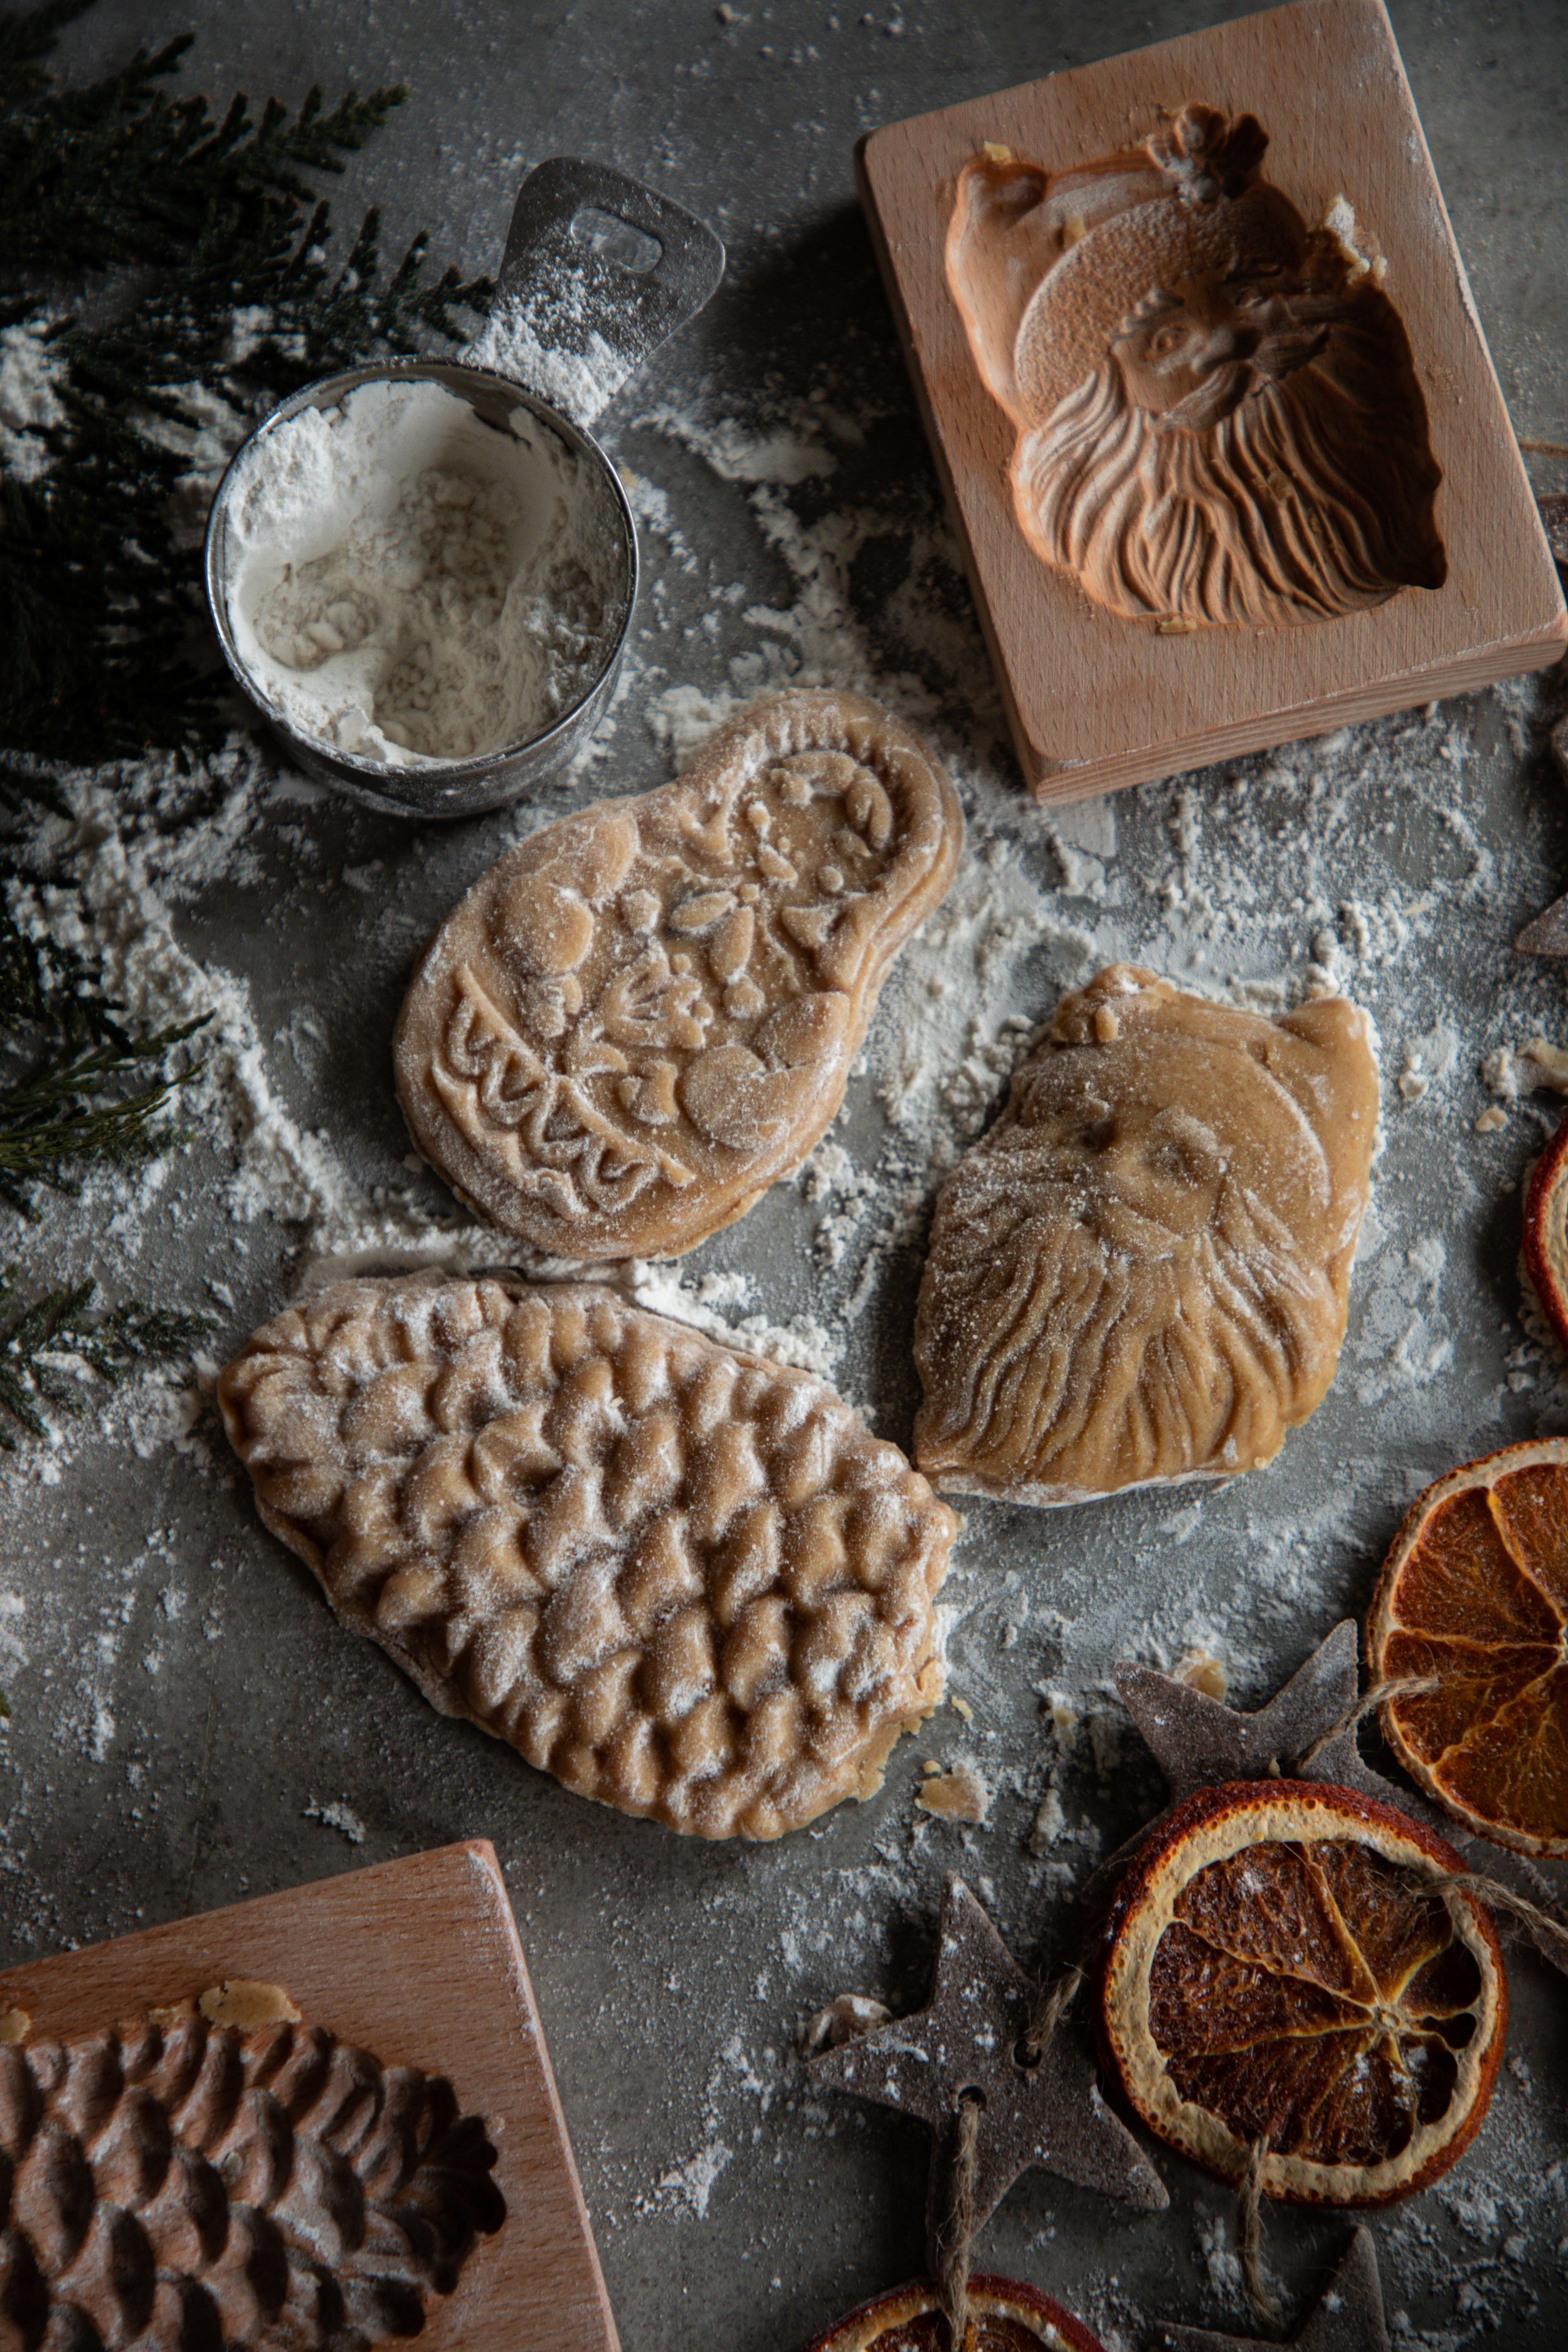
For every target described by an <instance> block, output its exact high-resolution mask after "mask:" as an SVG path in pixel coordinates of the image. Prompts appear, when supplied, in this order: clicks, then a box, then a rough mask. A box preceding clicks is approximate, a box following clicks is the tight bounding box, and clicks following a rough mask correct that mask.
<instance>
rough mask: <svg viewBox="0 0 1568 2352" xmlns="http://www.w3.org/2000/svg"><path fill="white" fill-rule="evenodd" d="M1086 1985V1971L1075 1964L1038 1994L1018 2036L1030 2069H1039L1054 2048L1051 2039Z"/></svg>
mask: <svg viewBox="0 0 1568 2352" xmlns="http://www.w3.org/2000/svg"><path fill="white" fill-rule="evenodd" d="M1082 1982H1083V1970H1082V1969H1080V1968H1079V1966H1078V1965H1077V1963H1076V1962H1075V1963H1074V1965H1073V1966H1072V1967H1071V1968H1070V1969H1068V1971H1067V1973H1066V1975H1065V1976H1061V1977H1058V1979H1057V1981H1056V1983H1055V1984H1054V1985H1053V1986H1052V1987H1051V1989H1050V1990H1049V1991H1048V1992H1047V1990H1046V1988H1045V1987H1044V1985H1042V1986H1041V1987H1040V1988H1039V1990H1038V1991H1037V1993H1036V1995H1035V2002H1034V2007H1033V2008H1032V2009H1031V2010H1030V2011H1029V2015H1028V2019H1027V2021H1026V2024H1025V2027H1024V2031H1023V2032H1022V2033H1021V2034H1020V2035H1019V2037H1018V2054H1019V2056H1020V2057H1021V2058H1022V2059H1023V2061H1024V2063H1025V2064H1026V2066H1037V2065H1038V2064H1039V2063H1040V2061H1041V2059H1042V2058H1043V2057H1044V2056H1045V2054H1046V2053H1047V2050H1048V2049H1049V2048H1050V2046H1051V2037H1052V2036H1053V2034H1054V2033H1055V2032H1056V2030H1057V2028H1058V2025H1059V2024H1060V2023H1061V2021H1062V2020H1063V2018H1064V2017H1065V2016H1066V2015H1067V2013H1068V2010H1069V2009H1070V2008H1071V2007H1072V2005H1073V2003H1074V2001H1075V2000H1077V1999H1078V1995H1079V1986H1080V1985H1081V1984H1082Z"/></svg>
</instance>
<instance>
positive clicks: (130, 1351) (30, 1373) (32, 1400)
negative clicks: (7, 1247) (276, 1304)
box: [0, 1265, 212, 1454]
mask: <svg viewBox="0 0 1568 2352" xmlns="http://www.w3.org/2000/svg"><path fill="white" fill-rule="evenodd" d="M20 1284H21V1274H20V1269H19V1268H18V1267H17V1266H16V1265H6V1266H3V1267H0V1317H4V1316H5V1315H6V1314H7V1313H9V1311H10V1309H11V1308H12V1307H13V1305H14V1303H15V1301H16V1296H17V1292H18V1290H19V1288H20ZM97 1293H98V1285H97V1284H96V1283H95V1282H91V1281H88V1282H79V1283H75V1284H62V1285H61V1286H59V1287H58V1288H57V1289H54V1290H48V1291H46V1292H45V1293H44V1295H43V1297H41V1298H37V1299H36V1300H35V1301H34V1302H33V1304H32V1305H31V1306H30V1307H23V1308H21V1310H20V1311H19V1312H18V1313H16V1314H15V1315H14V1316H12V1318H11V1320H10V1321H9V1322H8V1323H6V1324H5V1327H4V1328H3V1329H0V1414H8V1415H9V1416H10V1418H11V1420H12V1421H13V1422H16V1423H18V1424H19V1425H20V1426H21V1428H23V1429H24V1430H26V1432H27V1433H28V1434H29V1435H30V1436H33V1437H45V1436H47V1434H48V1427H47V1423H46V1422H45V1420H44V1417H43V1412H42V1410H41V1408H43V1407H45V1406H49V1405H52V1406H53V1407H54V1408H55V1410H56V1411H57V1412H65V1413H71V1414H77V1413H81V1412H86V1411H87V1410H88V1409H89V1406H91V1405H92V1404H94V1403H95V1402H97V1401H98V1399H97V1393H96V1388H95V1383H96V1384H98V1385H100V1386H102V1387H108V1388H111V1389H112V1388H118V1387H120V1386H121V1384H122V1383H123V1382H124V1381H126V1380H127V1379H128V1378H130V1376H131V1375H132V1373H134V1372H136V1371H138V1370H142V1369H144V1368H145V1367H147V1366H148V1365H151V1364H155V1363H167V1362H169V1361H171V1360H174V1359H176V1358H178V1357H181V1356H184V1355H187V1354H188V1353H189V1352H190V1350H191V1349H192V1348H194V1347H195V1345H196V1343H197V1342H198V1341H199V1340H200V1339H203V1338H204V1337H205V1334H206V1333H207V1332H208V1331H209V1330H210V1329H211V1328H212V1325H211V1322H210V1320H209V1319H208V1318H207V1317H206V1316H205V1315H182V1314H174V1313H171V1312H169V1311H168V1310H167V1309H166V1308H163V1307H148V1306H146V1305H144V1304H143V1303H142V1301H141V1300H140V1299H132V1300H129V1301H127V1303H126V1304H125V1305H124V1306H122V1307H115V1308H113V1309H112V1310H111V1312H110V1313H109V1314H107V1315H95V1314H94V1313H93V1311H92V1302H93V1300H94V1298H95V1297H96V1296H97ZM0 1447H3V1448H4V1449H5V1452H6V1453H8V1454H9V1453H14V1452H15V1451H16V1435H15V1433H14V1431H12V1430H11V1429H9V1428H7V1427H6V1426H5V1423H4V1422H3V1421H0Z"/></svg>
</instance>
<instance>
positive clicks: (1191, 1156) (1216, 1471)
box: [915, 964, 1377, 1504]
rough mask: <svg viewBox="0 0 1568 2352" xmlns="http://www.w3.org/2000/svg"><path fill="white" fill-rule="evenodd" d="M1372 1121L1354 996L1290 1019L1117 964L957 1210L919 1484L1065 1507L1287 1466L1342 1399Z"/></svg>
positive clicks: (970, 1162)
mask: <svg viewBox="0 0 1568 2352" xmlns="http://www.w3.org/2000/svg"><path fill="white" fill-rule="evenodd" d="M1376 1124H1377V1070H1376V1066H1375V1064H1374V1062H1373V1056H1372V1050H1371V1045H1370V1043H1369V1032H1368V1027H1367V1022H1366V1018H1365V1015H1364V1014H1363V1013H1359V1012H1358V1011H1357V1010H1356V1009H1355V1007H1354V1006H1353V1005H1351V1004H1348V1003H1345V1002H1344V1001H1343V1000H1342V998H1337V997H1336V998H1331V999H1328V1000H1326V1001H1323V1002H1321V1003H1311V1004H1305V1005H1303V1006H1302V1007H1301V1008H1300V1011H1298V1012H1295V1013H1287V1014H1286V1015H1285V1016H1284V1017H1283V1018H1282V1019H1280V1020H1278V1021H1269V1020H1265V1019H1263V1018H1261V1017H1260V1016H1259V1015H1258V1014H1257V1013H1243V1012H1239V1011H1237V1010H1236V1009H1235V1008H1234V1007H1232V1006H1229V1005H1224V1004H1213V1003H1208V1002H1206V1001H1205V1000H1204V999H1202V998H1199V997H1195V996H1184V995H1181V994H1179V993H1178V992H1177V991H1176V990H1175V989H1173V988H1172V987H1170V986H1169V985H1168V983H1167V982H1164V981H1162V980H1156V979H1155V978H1154V977H1153V975H1152V973H1150V972H1146V971H1135V970H1133V969H1131V967H1130V966H1127V965H1121V964H1119V965H1113V966H1112V967H1111V968H1110V970H1108V971H1102V972H1100V974H1099V975H1098V976H1097V978H1095V979H1094V980H1092V981H1091V982H1089V986H1088V987H1087V988H1085V989H1083V990H1081V991H1080V992H1079V993H1077V994H1075V995H1070V996H1065V997H1064V998H1063V999H1062V1001H1061V1003H1060V1005H1059V1006H1058V1009H1057V1014H1056V1018H1055V1020H1054V1021H1053V1023H1052V1024H1051V1027H1050V1030H1049V1032H1048V1034H1047V1036H1046V1037H1045V1039H1044V1040H1043V1041H1042V1042H1041V1044H1040V1045H1037V1047H1036V1048H1035V1049H1034V1051H1033V1052H1031V1053H1030V1055H1028V1057H1027V1059H1026V1061H1025V1062H1024V1063H1023V1064H1022V1066H1020V1067H1019V1068H1018V1069H1017V1070H1016V1072H1015V1074H1014V1077H1013V1085H1012V1091H1011V1093H1010V1095H1009V1097H1008V1100H1007V1107H1006V1108H1005V1111H1004V1112H1003V1115H1002V1117H1001V1118H1000V1119H999V1120H998V1121H997V1123H996V1125H995V1126H994V1128H993V1129H991V1131H990V1133H989V1134H988V1135H986V1136H985V1137H984V1139H983V1140H982V1141H981V1142H980V1143H979V1144H978V1145H976V1147H975V1149H974V1150H973V1151H971V1152H970V1153H969V1155H968V1156H967V1158H966V1159H964V1160H962V1161H961V1162H960V1163H959V1166H958V1167H957V1168H956V1169H955V1170H954V1171H953V1173H952V1176H951V1177H950V1178H949V1179H948V1181H947V1182H946V1184H945V1185H944V1186H943V1188H942V1193H941V1196H940V1198H939V1200H938V1202H937V1208H936V1217H935V1222H934V1224H933V1227H932V1232H931V1255H930V1257H929V1259H928V1261H927V1265H926V1269H925V1275H924V1277H923V1279H922V1281H921V1294H920V1306H919V1311H918V1315H917V1319H916V1326H915V1361H916V1364H917V1365H918V1367H919V1370H920V1374H921V1381H922V1382H923V1383H924V1388H925V1400H924V1402H923V1403H922V1405H921V1411H920V1413H919V1415H918V1417H917V1419H916V1423H915V1459H916V1461H917V1462H918V1463H919V1464H920V1465H921V1468H922V1469H923V1470H925V1471H927V1472H928V1473H929V1474H930V1475H931V1477H932V1478H933V1479H934V1480H935V1481H936V1483H937V1485H938V1486H942V1487H943V1488H946V1489H950V1490H957V1491H973V1492H975V1493H979V1494H991V1495H1003V1496H1007V1497H1009V1498H1010V1499H1011V1500H1013V1501H1015V1502H1021V1503H1042V1504H1051V1503H1071V1502H1079V1501H1081V1500H1083V1499H1085V1498H1086V1497H1088V1496H1094V1495H1109V1494H1114V1493H1116V1492H1118V1491H1119V1490H1120V1489H1121V1488H1123V1487H1127V1486H1145V1485H1159V1484H1164V1483H1167V1482H1171V1481H1174V1480H1179V1479H1186V1478H1229V1477H1233V1476H1235V1475H1237V1472H1239V1471H1243V1470H1253V1469H1257V1468H1258V1466H1259V1465H1261V1464H1263V1463H1265V1462H1268V1461H1270V1460H1272V1458H1273V1456H1274V1455H1275V1454H1277V1453H1278V1452H1279V1446H1280V1444H1281V1443H1282V1441H1283V1439H1284V1435H1285V1432H1286V1431H1287V1430H1288V1429H1290V1428H1294V1427H1295V1426H1296V1425H1297V1423H1300V1422H1303V1421H1305V1420H1306V1419H1307V1417H1308V1415H1309V1414H1310V1412H1313V1411H1314V1409H1315V1408H1316V1406H1317V1405H1318V1404H1319V1403H1320V1402H1321V1399H1322V1397H1323V1394H1324V1392H1325V1391H1326V1390H1327V1388H1328V1385H1329V1382H1330V1381H1331V1379H1332V1378H1333V1373H1334V1366H1335V1363H1336V1362H1337V1360H1338V1358H1339V1351H1340V1343H1341V1341H1342V1339H1343V1337H1344V1328H1345V1313H1346V1302H1347V1297H1348V1292H1349V1286H1350V1269H1351V1260H1352V1255H1353V1254H1354V1250H1355V1239H1356V1234H1357V1231H1358V1229H1359V1227H1360V1224H1361V1220H1362V1213H1363V1210H1364V1209H1365V1207H1366V1201H1367V1188H1368V1171H1369V1170H1370V1167H1371V1162H1372V1151H1373V1136H1374V1132H1375V1129H1376Z"/></svg>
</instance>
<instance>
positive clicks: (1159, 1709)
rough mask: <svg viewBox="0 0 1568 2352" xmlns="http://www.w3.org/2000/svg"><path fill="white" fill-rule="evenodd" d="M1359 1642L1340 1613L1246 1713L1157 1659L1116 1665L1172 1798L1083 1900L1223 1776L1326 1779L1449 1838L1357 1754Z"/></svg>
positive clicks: (1411, 1797)
mask: <svg viewBox="0 0 1568 2352" xmlns="http://www.w3.org/2000/svg"><path fill="white" fill-rule="evenodd" d="M1359 1646H1360V1644H1359V1637H1358V1634H1357V1630H1356V1622H1355V1619H1354V1618H1353V1617H1343V1618H1342V1619H1341V1620H1340V1622H1339V1623H1338V1624H1337V1625H1336V1626H1335V1627H1334V1629H1333V1631H1332V1632H1331V1633H1330V1634H1328V1635H1327V1636H1326V1638H1325V1639H1324V1640H1323V1641H1321V1642H1320V1643H1319V1644H1318V1646H1317V1648H1316V1649H1315V1650H1314V1651H1313V1652H1312V1654H1311V1656H1310V1658H1308V1659H1307V1661H1306V1662H1305V1664H1302V1665H1300V1666H1298V1668H1297V1669H1296V1672H1295V1673H1294V1674H1293V1675H1291V1677H1290V1679H1289V1682H1288V1683H1287V1684H1286V1685H1285V1686H1284V1688H1283V1690H1279V1691H1276V1693H1275V1695H1274V1696H1273V1697H1272V1698H1271V1699H1270V1700H1269V1701H1268V1705H1267V1706H1260V1707H1258V1708H1256V1709H1255V1710H1254V1712H1253V1713H1252V1714H1250V1715H1247V1714H1244V1713H1243V1712H1242V1710H1241V1709H1240V1708H1239V1707H1235V1706H1227V1705H1226V1702H1225V1700H1224V1699H1222V1698H1211V1696H1209V1694H1208V1692H1207V1691H1203V1690H1197V1689H1195V1688H1194V1685H1192V1684H1191V1683H1184V1682H1182V1681H1180V1680H1179V1679H1178V1677H1177V1676H1175V1675H1163V1674H1161V1673H1160V1671H1159V1669H1158V1668H1157V1667H1155V1666H1139V1665H1131V1664H1125V1663H1124V1664H1121V1665H1119V1666H1117V1667H1116V1668H1115V1669H1114V1674H1113V1679H1114V1681H1115V1684H1116V1687H1117V1689H1118V1691H1119V1692H1120V1693H1121V1702H1122V1705H1123V1706H1125V1707H1126V1709H1127V1712H1128V1714H1129V1715H1130V1716H1131V1717H1132V1720H1133V1722H1134V1724H1135V1725H1136V1726H1137V1727H1138V1729H1139V1731H1140V1732H1141V1733H1142V1737H1143V1740H1144V1743H1145V1745H1146V1746H1147V1747H1148V1748H1150V1750H1151V1751H1152V1755H1153V1757H1154V1760H1155V1762H1156V1763H1157V1764H1158V1765H1159V1767H1160V1769H1161V1770H1162V1771H1163V1773H1164V1775H1165V1778H1166V1780H1168V1781H1169V1782H1170V1798H1169V1801H1168V1803H1167V1805H1166V1807H1165V1810H1164V1811H1163V1812H1161V1813H1158V1814H1156V1815H1155V1817H1154V1820H1153V1821H1152V1822H1145V1823H1144V1825H1143V1827H1142V1829H1140V1830H1136V1831H1134V1832H1133V1834H1132V1836H1131V1837H1130V1838H1129V1839H1128V1840H1127V1841H1126V1843H1125V1844H1123V1845H1120V1846H1118V1848H1117V1849H1116V1852H1115V1853H1113V1854H1111V1855H1110V1859H1109V1860H1108V1861H1106V1862H1102V1863H1101V1864H1100V1867H1099V1869H1098V1870H1096V1871H1095V1872H1094V1873H1093V1874H1092V1875H1091V1876H1090V1877H1089V1879H1087V1880H1086V1881H1085V1883H1084V1885H1083V1886H1082V1887H1081V1888H1080V1889H1079V1903H1080V1904H1081V1905H1082V1906H1083V1908H1084V1909H1085V1910H1086V1911H1087V1912H1088V1913H1089V1914H1090V1915H1093V1914H1095V1913H1097V1912H1098V1911H1100V1910H1101V1909H1103V1907H1104V1906H1105V1905H1106V1904H1107V1903H1108V1902H1109V1900H1110V1895H1111V1894H1112V1893H1113V1892H1114V1890H1115V1887H1116V1885H1117V1883H1118V1881H1119V1880H1120V1878H1121V1874H1122V1872H1123V1871H1124V1870H1125V1869H1126V1867H1127V1864H1129V1863H1130V1862H1131V1859H1132V1856H1133V1855H1134V1853H1137V1851H1138V1848H1139V1847H1140V1846H1141V1845H1142V1843H1143V1841H1144V1839H1145V1838H1146V1837H1147V1836H1148V1835H1149V1832H1150V1831H1151V1830H1152V1829H1154V1828H1155V1827H1156V1826H1157V1824H1158V1823H1159V1822H1162V1821H1163V1819H1164V1818H1165V1812H1169V1811H1171V1810H1172V1808H1173V1807H1174V1806H1176V1805H1180V1804H1184V1803H1185V1801H1186V1800H1187V1799H1188V1798H1189V1797H1190V1796H1192V1795H1193V1794H1194V1792H1195V1791H1196V1790H1199V1789H1208V1788H1213V1787H1215V1785H1217V1784H1218V1783H1219V1782H1220V1781H1223V1780H1272V1779H1274V1778H1276V1777H1279V1778H1280V1779H1283V1780H1330V1781H1332V1782H1333V1783H1334V1784H1335V1786H1336V1787H1338V1788H1342V1789H1358V1790H1360V1791H1361V1793H1362V1795H1363V1796H1364V1797H1375V1798H1376V1800H1377V1801H1378V1803H1379V1804H1381V1805H1393V1806H1394V1809H1395V1811H1399V1812H1402V1813H1405V1815H1407V1816H1408V1817H1409V1818H1410V1819H1411V1820H1413V1821H1417V1822H1422V1823H1423V1824H1424V1826H1425V1827H1426V1828H1427V1829H1429V1830H1434V1831H1436V1832H1437V1834H1438V1835H1439V1836H1440V1837H1446V1838H1447V1840H1448V1842H1449V1843H1450V1844H1452V1843H1454V1841H1455V1835H1456V1832H1455V1827H1454V1824H1453V1822H1450V1821H1448V1820H1447V1818H1446V1816H1445V1815H1443V1814H1441V1813H1439V1812H1438V1811H1436V1807H1434V1806H1432V1805H1429V1804H1427V1802H1426V1800H1425V1799H1424V1798H1422V1797H1418V1796H1417V1795H1416V1794H1415V1791H1414V1790H1405V1789H1396V1788H1395V1787H1394V1783H1393V1781H1392V1780H1384V1777H1383V1775H1382V1773H1381V1772H1374V1771H1373V1769H1372V1766H1371V1765H1370V1764H1368V1763H1367V1762H1366V1761H1365V1760H1364V1759H1363V1756H1362V1752H1361V1749H1360V1748H1359V1747H1358V1746H1357V1744H1356V1732H1357V1727H1356V1725H1355V1723H1354V1722H1347V1721H1346V1717H1349V1716H1350V1714H1351V1712H1352V1709H1353V1707H1354V1706H1355V1704H1356V1700H1357V1697H1358V1696H1359V1694H1360V1690H1361V1676H1360V1672H1359V1669H1358V1665H1357V1658H1358V1654H1359ZM1330 1734H1332V1735H1333V1736H1332V1737H1331V1738H1330V1737H1329V1735H1330ZM1320 1742H1321V1743H1322V1745H1321V1747H1320V1746H1319V1743H1320ZM1314 1749H1317V1753H1316V1754H1314V1753H1313V1752H1312V1751H1313V1750H1314Z"/></svg>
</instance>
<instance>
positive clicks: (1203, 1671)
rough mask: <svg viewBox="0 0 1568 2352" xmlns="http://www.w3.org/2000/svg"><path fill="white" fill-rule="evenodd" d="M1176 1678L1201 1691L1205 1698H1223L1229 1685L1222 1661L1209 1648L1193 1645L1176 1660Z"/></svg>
mask: <svg viewBox="0 0 1568 2352" xmlns="http://www.w3.org/2000/svg"><path fill="white" fill-rule="evenodd" d="M1176 1680H1177V1681H1178V1682H1179V1683H1185V1684H1186V1685H1187V1688H1188V1689H1189V1690H1195V1691H1202V1692H1203V1693H1204V1696H1205V1697H1206V1698H1223V1697H1224V1696H1225V1695H1226V1691H1227V1690H1228V1689H1229V1687H1230V1676H1229V1675H1227V1674H1226V1670H1225V1665H1224V1662H1223V1661H1222V1660H1221V1659H1219V1658H1216V1657H1215V1655H1214V1653H1213V1652H1212V1651H1211V1650H1205V1649H1200V1648H1197V1647H1195V1646H1194V1648H1193V1649H1190V1650H1187V1651H1185V1652H1184V1654H1183V1655H1182V1656H1181V1657H1180V1658H1179V1659H1178V1660H1177V1662H1176Z"/></svg>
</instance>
